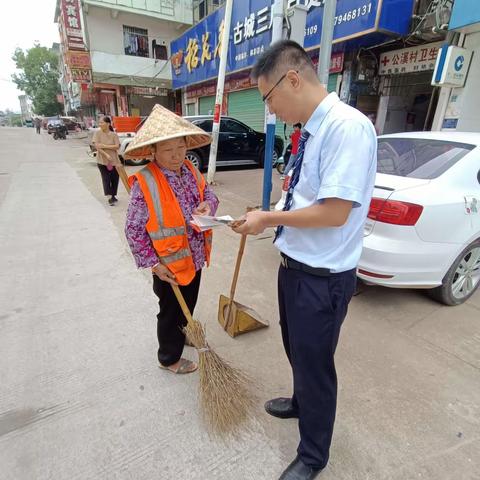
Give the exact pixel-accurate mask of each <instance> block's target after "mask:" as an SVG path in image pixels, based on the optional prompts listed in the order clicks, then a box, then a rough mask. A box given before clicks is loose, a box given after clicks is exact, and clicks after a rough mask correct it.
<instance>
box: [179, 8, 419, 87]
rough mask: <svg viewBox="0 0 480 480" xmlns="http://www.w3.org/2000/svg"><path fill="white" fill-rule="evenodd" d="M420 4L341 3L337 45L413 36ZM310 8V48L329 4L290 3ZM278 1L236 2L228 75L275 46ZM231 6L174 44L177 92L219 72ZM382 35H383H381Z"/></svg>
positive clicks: (314, 44)
mask: <svg viewBox="0 0 480 480" xmlns="http://www.w3.org/2000/svg"><path fill="white" fill-rule="evenodd" d="M413 1H414V0H383V1H382V0H338V2H337V11H336V16H335V30H334V43H339V42H344V41H347V40H351V39H354V38H357V37H360V36H363V35H368V34H373V33H375V32H379V31H380V32H382V35H383V34H392V35H399V34H400V35H402V34H405V33H407V32H408V28H409V23H410V18H411V14H412V9H413ZM299 3H301V4H303V5H305V6H307V8H308V14H307V23H306V28H305V39H304V47H305V48H306V49H307V50H309V49H313V48H318V47H319V45H320V37H321V29H322V20H323V3H324V0H288V1H287V7H290V8H291V7H293V6H295V5H297V4H299ZM272 4H273V0H234V5H233V12H232V22H231V29H230V45H229V49H228V58H227V72H228V73H232V72H236V71H238V70H243V69H245V68H249V67H251V66H252V65H253V64H254V63H255V61H256V59H257V57H258V55H260V54H261V53H262V52H263V51H264V50H265V48H267V47H268V45H270V43H271V38H272V20H273V18H272ZM224 12H225V7H223V8H221V9H219V10H217V11H215V12H214V13H213V14H211V15H209V16H208V17H207V18H205V19H204V20H203V21H202V22H200V23H199V24H198V25H196V26H195V27H193V28H191V29H190V30H188V31H187V32H186V33H184V34H183V35H182V36H181V37H180V38H178V39H177V40H175V41H174V42H172V43H171V52H172V79H173V88H175V89H177V88H181V87H184V86H187V85H191V84H195V83H199V82H203V81H205V80H208V79H210V78H214V77H216V76H217V74H218V65H219V61H220V60H219V53H220V48H221V45H220V43H221V38H222V32H223V17H224ZM377 36H378V34H377Z"/></svg>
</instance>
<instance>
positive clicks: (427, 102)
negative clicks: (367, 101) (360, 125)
mask: <svg viewBox="0 0 480 480" xmlns="http://www.w3.org/2000/svg"><path fill="white" fill-rule="evenodd" d="M440 46H441V42H437V43H429V44H425V45H419V46H416V47H412V48H404V49H401V50H392V51H389V52H384V53H382V54H380V66H379V72H378V73H379V75H380V77H381V80H380V88H379V90H380V99H379V105H378V111H377V115H376V122H375V125H376V128H377V131H378V132H379V133H396V132H405V131H407V132H408V131H423V130H430V128H431V126H432V122H433V116H434V113H435V109H436V104H437V101H438V95H437V91H436V89H435V88H434V87H433V86H432V85H431V82H432V73H433V70H434V68H435V62H436V59H437V55H438V49H439V48H440Z"/></svg>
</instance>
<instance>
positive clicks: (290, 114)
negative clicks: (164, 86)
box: [234, 40, 377, 480]
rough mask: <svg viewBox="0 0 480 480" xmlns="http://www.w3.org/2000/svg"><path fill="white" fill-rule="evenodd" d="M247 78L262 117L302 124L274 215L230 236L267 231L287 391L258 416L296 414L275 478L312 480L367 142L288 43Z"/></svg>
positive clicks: (327, 422) (326, 416)
mask: <svg viewBox="0 0 480 480" xmlns="http://www.w3.org/2000/svg"><path fill="white" fill-rule="evenodd" d="M252 76H253V77H254V78H255V79H257V80H258V89H259V91H260V94H261V95H262V96H263V100H264V102H265V103H266V105H267V106H268V109H269V110H270V112H271V113H274V114H276V115H277V118H279V119H280V120H282V121H284V122H288V123H294V122H299V121H301V122H302V123H303V124H304V128H303V130H302V134H301V138H300V141H299V144H298V151H297V157H296V159H295V163H294V165H293V173H292V176H291V181H290V187H289V191H288V193H287V196H286V199H285V205H284V208H283V211H280V212H263V211H254V212H249V213H247V214H246V216H245V220H246V221H245V223H244V224H243V225H241V226H237V227H234V230H235V231H236V232H238V233H241V234H251V235H257V234H259V233H262V232H263V231H264V230H265V228H267V227H277V231H276V235H275V240H274V242H275V246H276V247H277V248H278V249H279V250H280V254H281V264H280V267H279V272H278V303H279V316H280V326H281V330H282V339H283V345H284V348H285V352H286V354H287V357H288V359H289V361H290V365H291V367H292V373H293V392H292V395H291V397H288V398H274V399H272V400H269V401H268V402H267V403H266V404H265V410H266V411H267V413H269V414H270V415H273V416H275V417H279V418H298V426H299V431H300V443H299V446H298V449H297V457H296V458H295V459H294V460H293V462H292V463H291V464H290V465H289V466H288V467H287V468H286V469H285V471H284V472H283V473H282V475H281V477H280V480H312V479H313V478H315V477H316V476H317V475H318V474H319V473H320V471H321V470H322V469H323V468H325V466H326V465H327V463H328V459H329V451H330V444H331V441H332V435H333V426H334V423H335V413H336V406H337V373H336V370H335V360H334V355H335V349H336V347H337V343H338V339H339V336H340V329H341V326H342V323H343V320H344V319H345V316H346V314H347V309H348V304H349V302H350V300H351V298H352V295H353V293H354V291H355V283H356V267H357V263H358V260H359V259H360V254H361V251H362V241H363V227H364V224H365V220H366V217H367V213H368V209H369V206H370V200H371V196H372V192H373V187H374V182H375V174H376V164H377V139H376V134H375V129H374V128H373V125H372V122H371V121H370V120H369V119H368V118H367V117H365V115H363V114H362V113H361V112H359V111H358V110H356V109H355V108H352V107H350V106H348V105H346V104H344V103H343V102H341V101H340V99H339V98H338V96H337V94H336V93H330V94H329V93H328V92H327V90H326V89H325V87H324V86H323V85H322V84H321V83H320V82H319V80H318V77H317V73H316V71H315V68H314V67H313V65H312V61H311V59H310V56H309V54H308V53H307V52H306V51H305V50H304V49H303V48H302V47H301V46H300V45H298V44H297V43H295V42H293V41H290V40H282V41H280V42H277V43H274V44H273V45H272V46H271V47H270V48H269V49H268V50H266V51H265V52H264V53H263V54H262V55H261V56H260V57H259V59H258V60H257V63H256V64H255V66H254V68H253V71H252Z"/></svg>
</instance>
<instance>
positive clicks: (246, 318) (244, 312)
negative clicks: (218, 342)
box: [218, 235, 268, 337]
mask: <svg viewBox="0 0 480 480" xmlns="http://www.w3.org/2000/svg"><path fill="white" fill-rule="evenodd" d="M246 240H247V236H246V235H242V239H241V240H240V248H239V249H238V255H237V263H236V264H235V272H234V273H233V280H232V286H231V288H230V298H228V297H226V296H225V295H220V300H219V302H218V322H219V323H220V325H221V326H222V327H223V329H224V330H225V331H226V332H227V333H228V334H229V335H230V336H231V337H236V336H237V335H240V334H242V333H246V332H251V331H253V330H258V329H259V328H264V327H268V322H266V321H265V320H262V318H261V317H260V315H259V314H258V313H257V312H256V311H255V310H253V309H252V308H249V307H247V306H245V305H242V304H241V303H238V302H236V301H235V300H234V297H235V289H236V287H237V280H238V274H239V272H240V264H241V262H242V256H243V251H244V250H245V242H246Z"/></svg>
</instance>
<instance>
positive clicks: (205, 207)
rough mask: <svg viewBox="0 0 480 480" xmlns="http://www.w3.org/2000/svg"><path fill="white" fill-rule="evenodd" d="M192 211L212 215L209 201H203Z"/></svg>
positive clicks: (194, 213)
mask: <svg viewBox="0 0 480 480" xmlns="http://www.w3.org/2000/svg"><path fill="white" fill-rule="evenodd" d="M192 213H193V215H202V216H203V215H210V205H209V204H208V202H201V203H200V205H199V206H198V207H197V208H196V209H195V210H194V211H193V212H192Z"/></svg>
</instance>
